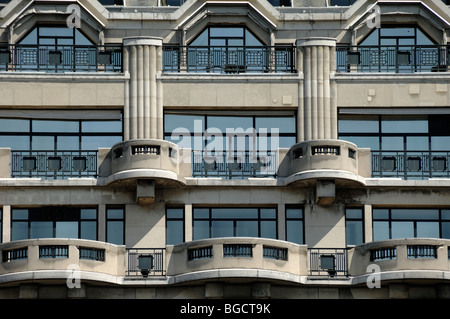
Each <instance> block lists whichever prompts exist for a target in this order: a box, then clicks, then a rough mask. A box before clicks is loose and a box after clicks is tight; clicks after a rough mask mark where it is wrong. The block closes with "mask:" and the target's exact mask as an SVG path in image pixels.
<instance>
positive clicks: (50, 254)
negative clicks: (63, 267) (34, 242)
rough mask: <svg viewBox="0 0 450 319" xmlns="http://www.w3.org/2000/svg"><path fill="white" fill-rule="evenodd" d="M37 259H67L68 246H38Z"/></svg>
mask: <svg viewBox="0 0 450 319" xmlns="http://www.w3.org/2000/svg"><path fill="white" fill-rule="evenodd" d="M39 258H69V246H67V245H45V246H39Z"/></svg>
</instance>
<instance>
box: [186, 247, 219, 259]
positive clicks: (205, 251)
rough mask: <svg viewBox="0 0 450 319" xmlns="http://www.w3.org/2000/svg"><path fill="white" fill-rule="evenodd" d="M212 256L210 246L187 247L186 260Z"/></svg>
mask: <svg viewBox="0 0 450 319" xmlns="http://www.w3.org/2000/svg"><path fill="white" fill-rule="evenodd" d="M212 257H213V247H212V246H206V247H197V248H189V249H188V251H187V259H188V261H191V260H197V259H204V258H212Z"/></svg>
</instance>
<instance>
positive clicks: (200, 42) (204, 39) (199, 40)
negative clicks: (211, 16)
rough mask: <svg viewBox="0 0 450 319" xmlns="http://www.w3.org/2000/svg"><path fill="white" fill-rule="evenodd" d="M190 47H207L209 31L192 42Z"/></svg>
mask: <svg viewBox="0 0 450 319" xmlns="http://www.w3.org/2000/svg"><path fill="white" fill-rule="evenodd" d="M189 45H192V46H207V45H208V29H206V30H205V31H203V32H202V33H201V34H200V35H199V36H197V38H195V40H194V41H192V42H191V43H190V44H189Z"/></svg>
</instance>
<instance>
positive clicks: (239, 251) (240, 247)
mask: <svg viewBox="0 0 450 319" xmlns="http://www.w3.org/2000/svg"><path fill="white" fill-rule="evenodd" d="M223 256H224V257H253V245H252V244H224V245H223Z"/></svg>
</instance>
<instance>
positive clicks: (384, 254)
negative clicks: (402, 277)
mask: <svg viewBox="0 0 450 319" xmlns="http://www.w3.org/2000/svg"><path fill="white" fill-rule="evenodd" d="M396 258H397V248H396V247H385V248H378V249H372V250H371V251H370V261H377V260H387V259H396Z"/></svg>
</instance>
